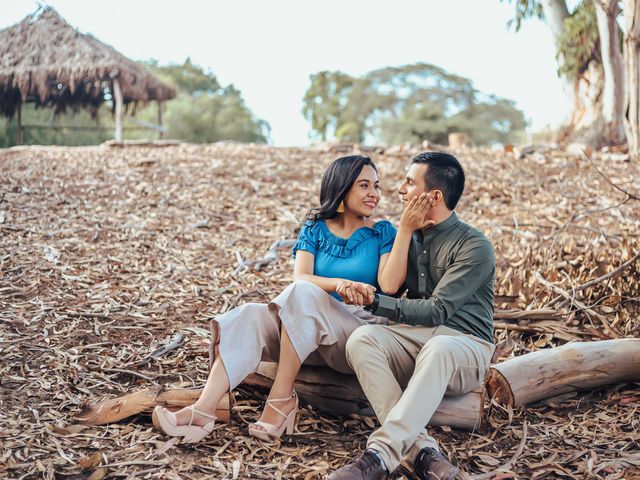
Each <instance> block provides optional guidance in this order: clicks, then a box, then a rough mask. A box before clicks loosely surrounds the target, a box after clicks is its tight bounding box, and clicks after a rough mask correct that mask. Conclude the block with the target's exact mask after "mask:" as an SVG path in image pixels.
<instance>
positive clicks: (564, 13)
mask: <svg viewBox="0 0 640 480" xmlns="http://www.w3.org/2000/svg"><path fill="white" fill-rule="evenodd" d="M542 7H543V10H544V16H545V19H546V21H547V25H548V26H549V29H550V30H551V33H552V34H553V38H554V40H555V43H556V48H557V45H558V38H559V37H560V35H562V33H563V32H564V23H563V22H564V19H565V18H567V17H568V16H569V9H568V8H567V4H566V2H565V0H544V1H543V2H542ZM557 59H558V64H559V66H561V65H562V64H564V57H563V56H562V55H558V57H557ZM575 80H576V79H571V78H567V77H562V83H563V90H564V93H565V95H566V96H567V98H568V99H569V100H570V101H571V103H572V104H575V97H576V88H575ZM574 110H575V108H574ZM573 117H574V114H573V113H572V115H571V117H570V119H569V123H570V124H573Z"/></svg>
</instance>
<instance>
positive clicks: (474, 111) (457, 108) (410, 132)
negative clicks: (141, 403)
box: [303, 63, 526, 144]
mask: <svg viewBox="0 0 640 480" xmlns="http://www.w3.org/2000/svg"><path fill="white" fill-rule="evenodd" d="M310 80H311V85H310V86H309V88H308V90H307V92H306V95H305V97H304V108H303V112H304V114H305V117H306V118H307V120H308V121H309V122H310V123H311V128H312V130H313V131H314V133H315V134H316V135H317V136H318V137H320V138H322V139H323V140H325V139H326V138H327V136H328V135H330V134H332V135H333V136H334V137H336V138H337V139H339V140H341V141H350V142H363V141H365V140H368V141H374V142H383V143H386V144H399V143H406V142H411V143H421V142H422V141H423V140H430V141H432V142H436V143H447V141H448V135H449V133H451V132H455V131H464V132H466V133H467V134H469V136H470V138H471V139H472V140H473V141H474V142H475V143H477V144H492V143H496V142H503V143H506V142H508V141H512V140H513V139H514V138H515V136H516V135H518V133H519V132H522V131H523V130H524V128H525V126H526V122H525V120H524V116H523V114H522V112H520V111H519V110H518V109H517V108H515V105H514V103H513V102H511V101H509V100H505V99H501V98H498V97H495V96H487V95H482V94H480V93H479V92H478V91H477V90H476V89H475V88H474V87H473V83H472V82H471V81H470V80H469V79H467V78H464V77H460V76H457V75H453V74H450V73H448V72H446V71H445V70H443V69H442V68H440V67H437V66H435V65H430V64H426V63H419V64H415V65H404V66H400V67H388V68H383V69H379V70H375V71H372V72H370V73H368V74H366V75H364V76H363V77H359V78H354V77H350V76H348V75H346V74H344V73H341V72H319V73H317V74H315V75H312V76H311V77H310Z"/></svg>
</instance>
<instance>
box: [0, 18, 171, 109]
mask: <svg viewBox="0 0 640 480" xmlns="http://www.w3.org/2000/svg"><path fill="white" fill-rule="evenodd" d="M114 79H118V82H119V83H120V87H121V90H122V95H123V100H124V104H125V105H131V104H133V105H134V106H135V105H136V104H137V103H138V102H143V103H144V102H148V101H151V100H160V101H162V100H168V99H171V98H174V97H175V96H176V92H175V90H174V89H173V88H171V87H169V86H167V85H165V84H163V83H162V82H160V81H159V80H158V79H157V78H156V77H154V76H153V75H152V74H151V73H150V72H149V71H148V70H147V69H145V68H144V67H143V66H142V65H139V64H137V63H135V62H133V61H131V60H129V59H128V58H126V57H125V56H124V55H122V54H120V53H118V52H117V51H116V50H115V49H114V48H113V47H111V46H109V45H107V44H105V43H102V42H101V41H100V40H98V39H96V38H94V37H93V36H91V35H89V34H83V33H80V32H79V31H78V30H77V29H75V28H73V27H72V26H71V25H69V24H68V23H67V22H66V21H65V20H64V19H63V18H62V17H61V16H60V15H59V14H58V12H56V11H55V10H54V9H53V8H51V7H41V8H40V9H38V10H37V11H36V12H35V13H33V14H31V15H28V16H27V17H26V18H24V19H23V20H22V21H21V22H19V23H17V24H15V25H13V26H11V27H8V28H6V29H4V30H0V114H2V115H5V116H8V117H12V116H13V115H14V114H15V112H16V110H17V108H18V106H19V104H20V102H26V101H34V102H36V104H39V105H41V106H50V107H54V108H55V111H56V113H60V112H63V111H65V110H66V109H67V107H71V108H73V109H74V110H78V109H80V108H87V109H89V110H93V111H95V110H96V109H97V107H99V106H100V105H101V104H102V103H103V102H104V101H105V92H106V91H107V90H108V91H110V92H113V81H114Z"/></svg>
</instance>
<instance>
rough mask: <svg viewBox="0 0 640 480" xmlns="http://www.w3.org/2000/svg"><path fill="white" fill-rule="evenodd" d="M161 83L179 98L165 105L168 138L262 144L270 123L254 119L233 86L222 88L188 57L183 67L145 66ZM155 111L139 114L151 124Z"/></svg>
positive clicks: (151, 64)
mask: <svg viewBox="0 0 640 480" xmlns="http://www.w3.org/2000/svg"><path fill="white" fill-rule="evenodd" d="M145 65H146V66H147V67H148V68H149V69H150V70H151V71H152V72H154V74H156V75H157V76H158V77H159V78H160V79H162V80H163V81H164V82H166V83H168V84H170V85H172V86H174V87H175V88H176V89H177V90H178V97H177V98H176V99H174V100H172V101H171V102H168V103H167V106H166V112H165V118H166V124H167V125H166V126H167V136H169V137H171V138H179V139H180V140H184V141H187V142H196V143H202V142H204V143H208V142H217V141H219V140H235V141H239V142H256V143H265V142H266V141H267V138H268V136H269V130H270V127H269V124H268V123H267V122H265V121H264V120H260V119H258V118H256V117H255V116H254V115H253V113H252V112H251V110H249V109H248V108H247V106H246V104H245V103H244V100H243V99H242V94H241V93H240V91H239V90H238V89H236V88H235V87H234V86H233V85H228V86H226V87H222V86H221V85H220V83H219V82H218V79H217V78H216V76H215V75H214V74H213V73H212V72H205V71H204V69H203V68H202V67H200V66H197V65H194V64H193V63H192V62H191V59H189V58H187V59H186V60H185V62H184V63H183V64H182V65H175V64H171V65H165V66H159V65H158V64H157V62H154V61H152V62H149V63H147V64H145ZM154 115H155V112H154V111H153V109H150V111H146V112H141V116H142V117H147V118H148V119H149V121H153V119H154Z"/></svg>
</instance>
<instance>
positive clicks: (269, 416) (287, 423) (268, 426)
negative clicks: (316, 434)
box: [249, 391, 298, 441]
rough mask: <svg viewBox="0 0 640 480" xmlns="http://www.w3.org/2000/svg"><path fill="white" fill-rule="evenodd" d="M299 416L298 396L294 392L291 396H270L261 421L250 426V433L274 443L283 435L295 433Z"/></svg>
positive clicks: (273, 394)
mask: <svg viewBox="0 0 640 480" xmlns="http://www.w3.org/2000/svg"><path fill="white" fill-rule="evenodd" d="M297 414H298V395H297V394H296V392H295V391H294V392H293V393H291V395H289V396H282V397H279V396H276V394H275V393H274V392H272V393H271V394H270V395H269V398H268V399H267V403H266V405H265V407H264V410H263V412H262V415H261V416H260V420H258V421H257V422H255V423H253V424H251V425H250V426H249V433H250V434H251V435H253V436H254V437H258V438H260V439H262V440H265V441H274V440H275V439H277V438H280V437H281V436H282V434H283V433H284V432H285V430H286V432H287V434H291V433H293V429H294V427H295V421H296V415H297Z"/></svg>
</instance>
